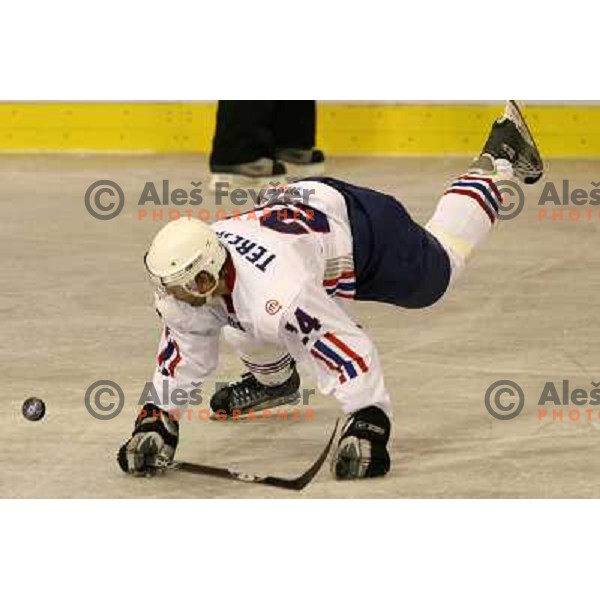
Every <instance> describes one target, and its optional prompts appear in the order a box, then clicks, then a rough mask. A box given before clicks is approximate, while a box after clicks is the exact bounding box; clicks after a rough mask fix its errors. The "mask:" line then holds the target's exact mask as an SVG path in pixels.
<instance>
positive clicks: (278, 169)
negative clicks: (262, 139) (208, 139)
mask: <svg viewBox="0 0 600 600" xmlns="http://www.w3.org/2000/svg"><path fill="white" fill-rule="evenodd" d="M210 172H211V179H210V184H209V189H210V190H211V191H213V192H214V191H215V190H216V189H217V184H218V183H219V184H222V185H221V186H219V187H220V188H221V189H223V190H227V191H228V192H229V193H231V191H232V190H234V189H261V188H264V187H268V186H271V185H274V184H277V183H286V181H287V171H286V168H285V165H284V164H283V163H281V162H279V161H277V160H272V159H270V158H259V159H258V160H254V161H252V162H248V163H243V164H239V165H214V164H213V165H211V166H210ZM224 184H227V186H225V185H224Z"/></svg>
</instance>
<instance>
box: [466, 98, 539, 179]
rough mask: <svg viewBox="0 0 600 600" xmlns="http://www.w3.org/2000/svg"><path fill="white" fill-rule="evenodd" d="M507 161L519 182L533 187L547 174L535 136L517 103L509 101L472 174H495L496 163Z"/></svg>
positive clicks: (471, 170) (495, 124) (494, 126)
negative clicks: (497, 161)
mask: <svg viewBox="0 0 600 600" xmlns="http://www.w3.org/2000/svg"><path fill="white" fill-rule="evenodd" d="M496 160H506V161H508V162H509V163H510V164H511V165H512V168H513V173H514V175H515V177H516V178H517V179H519V180H520V181H522V182H523V183H525V184H528V185H530V184H533V183H536V182H537V181H539V180H540V178H541V177H542V175H543V174H544V163H543V161H542V157H541V156H540V152H539V150H538V148H537V146H536V143H535V140H534V139H533V135H532V134H531V131H530V130H529V127H528V126H527V122H526V121H525V118H524V117H523V114H522V113H521V110H520V109H519V107H518V105H517V103H516V102H515V101H514V100H509V101H508V102H507V104H506V107H505V109H504V114H503V115H502V117H501V118H500V119H498V120H497V121H495V122H494V124H493V125H492V130H491V131H490V135H489V137H488V139H487V141H486V143H485V146H484V147H483V151H482V152H481V154H480V156H479V157H478V158H477V159H475V162H474V163H473V164H472V165H471V168H470V170H469V172H470V173H473V174H478V175H484V174H488V173H493V172H494V171H495V161H496Z"/></svg>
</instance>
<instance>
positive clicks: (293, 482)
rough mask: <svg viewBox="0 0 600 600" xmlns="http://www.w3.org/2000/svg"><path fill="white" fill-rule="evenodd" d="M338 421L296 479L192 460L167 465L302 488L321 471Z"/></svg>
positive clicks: (232, 477) (288, 487)
mask: <svg viewBox="0 0 600 600" xmlns="http://www.w3.org/2000/svg"><path fill="white" fill-rule="evenodd" d="M338 422H339V419H338V421H336V422H335V426H334V428H333V432H332V434H331V437H330V438H329V441H328V442H327V446H325V448H324V450H323V452H321V454H320V456H319V458H317V460H316V461H315V462H314V464H313V465H312V466H311V467H310V468H309V469H308V470H307V471H306V472H304V473H302V475H300V476H299V477H296V478H294V479H285V478H283V477H274V476H272V475H266V476H261V475H252V474H250V473H240V472H239V471H234V470H233V469H227V468H223V467H211V466H209V465H198V464H196V463H190V462H179V461H174V462H172V463H169V464H168V465H167V466H166V469H167V470H174V471H183V472H185V473H193V474H195V475H209V476H212V477H220V478H222V479H230V480H234V481H243V482H244V483H260V484H261V485H270V486H272V487H277V488H283V489H285V490H297V491H299V490H302V489H304V488H305V487H306V486H307V485H308V484H309V483H310V482H311V481H312V480H313V479H314V477H315V475H316V474H317V473H318V472H319V470H320V469H321V467H322V466H323V463H324V462H325V460H326V459H327V455H328V454H329V450H330V449H331V445H332V444H333V440H334V438H335V434H336V432H337V427H338Z"/></svg>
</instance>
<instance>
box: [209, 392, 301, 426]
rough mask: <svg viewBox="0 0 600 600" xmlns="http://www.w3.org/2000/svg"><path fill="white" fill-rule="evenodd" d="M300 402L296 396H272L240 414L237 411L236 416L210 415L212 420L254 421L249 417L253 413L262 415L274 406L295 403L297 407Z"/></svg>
mask: <svg viewBox="0 0 600 600" xmlns="http://www.w3.org/2000/svg"><path fill="white" fill-rule="evenodd" d="M298 404H299V402H297V401H296V399H295V398H292V399H288V398H272V399H269V400H265V401H264V402H262V403H261V404H257V405H256V406H252V407H250V408H248V409H246V410H243V411H240V412H239V414H238V413H236V416H235V418H234V417H233V416H232V415H228V416H227V418H224V417H223V416H217V415H216V414H215V413H212V414H211V415H210V420H211V421H220V422H224V421H248V420H252V421H254V420H255V419H254V418H253V417H252V418H249V417H251V415H260V414H261V413H263V412H264V411H265V410H270V409H272V408H277V407H279V406H285V405H293V406H294V407H295V406H296V405H298Z"/></svg>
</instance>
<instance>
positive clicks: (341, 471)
mask: <svg viewBox="0 0 600 600" xmlns="http://www.w3.org/2000/svg"><path fill="white" fill-rule="evenodd" d="M390 429H391V425H390V420H389V419H388V417H387V415H386V414H385V413H384V412H383V411H382V410H381V409H380V408H378V407H376V406H367V407H366V408H363V409H361V410H359V411H357V412H355V413H354V414H352V415H350V416H349V417H348V420H347V421H346V424H345V425H344V428H343V429H342V435H341V437H340V441H339V443H338V447H337V450H336V452H335V455H334V457H333V461H332V463H331V467H332V471H333V473H334V475H335V477H336V479H365V478H369V477H381V476H382V475H385V474H386V473H387V472H388V471H389V470H390V455H389V453H388V450H387V443H388V441H389V439H390Z"/></svg>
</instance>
